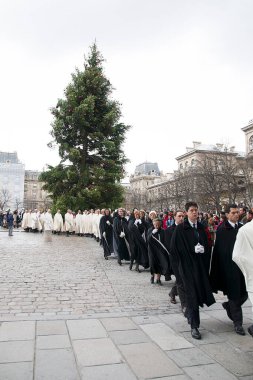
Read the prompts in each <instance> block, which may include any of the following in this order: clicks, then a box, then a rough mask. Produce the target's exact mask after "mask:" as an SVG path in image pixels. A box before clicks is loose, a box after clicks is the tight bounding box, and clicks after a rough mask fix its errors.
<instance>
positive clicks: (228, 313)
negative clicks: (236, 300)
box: [222, 302, 233, 321]
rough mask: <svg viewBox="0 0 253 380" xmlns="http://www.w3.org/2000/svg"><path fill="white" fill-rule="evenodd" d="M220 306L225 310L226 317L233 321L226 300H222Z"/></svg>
mask: <svg viewBox="0 0 253 380" xmlns="http://www.w3.org/2000/svg"><path fill="white" fill-rule="evenodd" d="M222 307H223V309H225V310H226V312H227V316H228V318H229V319H231V321H233V318H232V315H231V313H230V309H229V304H228V302H223V303H222Z"/></svg>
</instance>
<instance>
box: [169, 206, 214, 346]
mask: <svg viewBox="0 0 253 380" xmlns="http://www.w3.org/2000/svg"><path fill="white" fill-rule="evenodd" d="M185 210H186V219H185V220H184V221H183V223H181V224H179V225H178V226H177V227H176V229H175V231H174V233H173V236H172V239H171V244H170V253H171V255H172V256H173V260H175V261H177V262H178V271H179V274H180V277H181V279H182V281H183V285H184V290H185V297H186V310H185V313H184V315H185V317H186V318H187V319H188V323H189V324H190V325H191V335H192V337H193V338H194V339H201V334H200V332H199V330H198V328H199V325H200V316H199V306H201V307H203V306H204V304H206V305H207V306H210V305H212V304H213V303H215V299H214V296H213V294H212V289H211V286H210V283H209V278H208V269H209V262H210V261H209V260H210V258H209V250H208V241H207V235H206V232H205V229H204V226H203V225H202V224H201V223H199V222H198V205H197V203H196V202H187V203H186V205H185Z"/></svg>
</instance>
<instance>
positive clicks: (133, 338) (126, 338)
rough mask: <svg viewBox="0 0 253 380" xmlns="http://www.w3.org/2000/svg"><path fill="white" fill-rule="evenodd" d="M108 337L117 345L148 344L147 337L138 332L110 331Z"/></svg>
mask: <svg viewBox="0 0 253 380" xmlns="http://www.w3.org/2000/svg"><path fill="white" fill-rule="evenodd" d="M109 336H110V337H111V338H112V340H113V341H114V343H115V344H117V345H118V344H131V343H144V342H149V339H148V337H147V335H146V334H144V333H143V331H140V330H123V331H110V332H109Z"/></svg>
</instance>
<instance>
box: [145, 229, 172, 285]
mask: <svg viewBox="0 0 253 380" xmlns="http://www.w3.org/2000/svg"><path fill="white" fill-rule="evenodd" d="M153 230H154V227H150V228H149V230H148V236H147V239H148V256H149V266H150V271H151V273H159V274H162V275H164V276H165V278H167V277H169V275H170V259H169V253H168V251H167V249H166V247H165V239H164V230H162V229H161V228H160V229H159V230H158V231H157V232H156V233H155V234H153V233H152V231H153Z"/></svg>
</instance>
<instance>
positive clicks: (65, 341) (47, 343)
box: [36, 335, 71, 350]
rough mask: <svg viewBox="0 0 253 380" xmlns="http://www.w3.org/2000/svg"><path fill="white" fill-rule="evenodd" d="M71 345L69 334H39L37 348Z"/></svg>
mask: <svg viewBox="0 0 253 380" xmlns="http://www.w3.org/2000/svg"><path fill="white" fill-rule="evenodd" d="M69 347H71V344H70V341H69V337H68V335H45V336H42V335H41V336H38V337H37V342H36V348H37V349H40V350H44V349H53V348H69Z"/></svg>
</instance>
